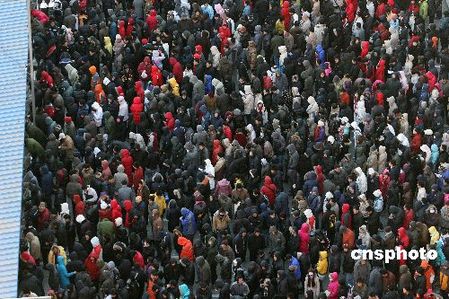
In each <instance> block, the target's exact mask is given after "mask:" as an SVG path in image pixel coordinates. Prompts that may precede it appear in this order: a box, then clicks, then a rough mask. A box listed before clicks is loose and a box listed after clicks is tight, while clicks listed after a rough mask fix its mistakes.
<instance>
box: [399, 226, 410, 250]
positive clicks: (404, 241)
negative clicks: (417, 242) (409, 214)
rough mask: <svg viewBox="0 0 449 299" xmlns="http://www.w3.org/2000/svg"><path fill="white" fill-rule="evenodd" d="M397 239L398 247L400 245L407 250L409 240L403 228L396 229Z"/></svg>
mask: <svg viewBox="0 0 449 299" xmlns="http://www.w3.org/2000/svg"><path fill="white" fill-rule="evenodd" d="M398 239H399V242H400V243H401V244H400V245H402V246H403V247H404V248H407V247H408V246H409V245H410V238H409V237H408V235H407V231H406V230H405V228H403V227H400V228H399V229H398Z"/></svg>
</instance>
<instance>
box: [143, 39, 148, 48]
mask: <svg viewBox="0 0 449 299" xmlns="http://www.w3.org/2000/svg"><path fill="white" fill-rule="evenodd" d="M146 44H148V39H146V38H142V45H144V46H145V45H146Z"/></svg>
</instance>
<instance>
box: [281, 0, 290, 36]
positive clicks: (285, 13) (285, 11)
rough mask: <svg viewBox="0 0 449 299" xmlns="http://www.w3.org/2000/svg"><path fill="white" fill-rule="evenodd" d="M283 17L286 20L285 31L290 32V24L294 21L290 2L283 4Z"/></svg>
mask: <svg viewBox="0 0 449 299" xmlns="http://www.w3.org/2000/svg"><path fill="white" fill-rule="evenodd" d="M281 15H282V17H283V18H284V28H285V31H290V27H291V24H290V23H291V21H292V14H291V13H290V2H288V1H284V3H282V10H281Z"/></svg>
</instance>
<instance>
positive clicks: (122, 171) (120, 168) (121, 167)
mask: <svg viewBox="0 0 449 299" xmlns="http://www.w3.org/2000/svg"><path fill="white" fill-rule="evenodd" d="M117 172H120V173H124V172H125V167H124V166H123V165H122V164H120V165H119V166H117Z"/></svg>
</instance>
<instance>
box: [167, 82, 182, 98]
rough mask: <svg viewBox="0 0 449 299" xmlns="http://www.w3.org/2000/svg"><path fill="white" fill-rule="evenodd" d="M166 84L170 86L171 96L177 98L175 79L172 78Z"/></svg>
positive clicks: (177, 90) (177, 88) (177, 85)
mask: <svg viewBox="0 0 449 299" xmlns="http://www.w3.org/2000/svg"><path fill="white" fill-rule="evenodd" d="M168 84H170V87H171V90H172V93H173V95H174V96H176V97H179V95H180V94H179V84H178V82H176V79H175V78H174V77H173V78H170V79H168Z"/></svg>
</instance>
